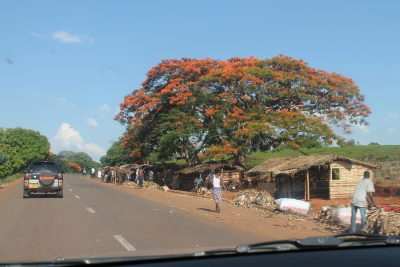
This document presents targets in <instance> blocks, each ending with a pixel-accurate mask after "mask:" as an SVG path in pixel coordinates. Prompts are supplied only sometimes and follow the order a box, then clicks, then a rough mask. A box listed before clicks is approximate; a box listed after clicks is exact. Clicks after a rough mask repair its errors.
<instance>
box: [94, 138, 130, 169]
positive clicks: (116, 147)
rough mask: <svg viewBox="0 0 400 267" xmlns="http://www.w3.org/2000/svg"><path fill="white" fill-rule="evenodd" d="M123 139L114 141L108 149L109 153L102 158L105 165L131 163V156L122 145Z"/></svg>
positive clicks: (101, 160)
mask: <svg viewBox="0 0 400 267" xmlns="http://www.w3.org/2000/svg"><path fill="white" fill-rule="evenodd" d="M121 144H122V140H119V141H117V142H114V143H113V144H112V146H111V147H110V148H109V149H108V150H107V154H106V155H105V156H102V157H101V158H100V162H101V164H102V165H103V166H121V165H124V164H128V163H129V157H128V155H126V153H125V152H124V148H123V147H122V146H121Z"/></svg>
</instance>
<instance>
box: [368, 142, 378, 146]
mask: <svg viewBox="0 0 400 267" xmlns="http://www.w3.org/2000/svg"><path fill="white" fill-rule="evenodd" d="M368 145H369V146H380V144H378V143H375V142H371V143H369V144H368Z"/></svg>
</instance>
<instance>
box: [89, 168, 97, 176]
mask: <svg viewBox="0 0 400 267" xmlns="http://www.w3.org/2000/svg"><path fill="white" fill-rule="evenodd" d="M95 172H96V169H95V168H94V167H92V168H91V169H90V179H93V178H94V174H95Z"/></svg>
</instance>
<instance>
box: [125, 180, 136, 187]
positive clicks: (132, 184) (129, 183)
mask: <svg viewBox="0 0 400 267" xmlns="http://www.w3.org/2000/svg"><path fill="white" fill-rule="evenodd" d="M124 185H125V186H135V185H137V184H136V183H135V182H132V181H126V182H125V183H124Z"/></svg>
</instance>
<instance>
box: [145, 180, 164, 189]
mask: <svg viewBox="0 0 400 267" xmlns="http://www.w3.org/2000/svg"><path fill="white" fill-rule="evenodd" d="M143 187H147V188H152V189H159V188H160V186H159V185H158V184H156V183H155V182H153V181H144V182H143Z"/></svg>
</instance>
